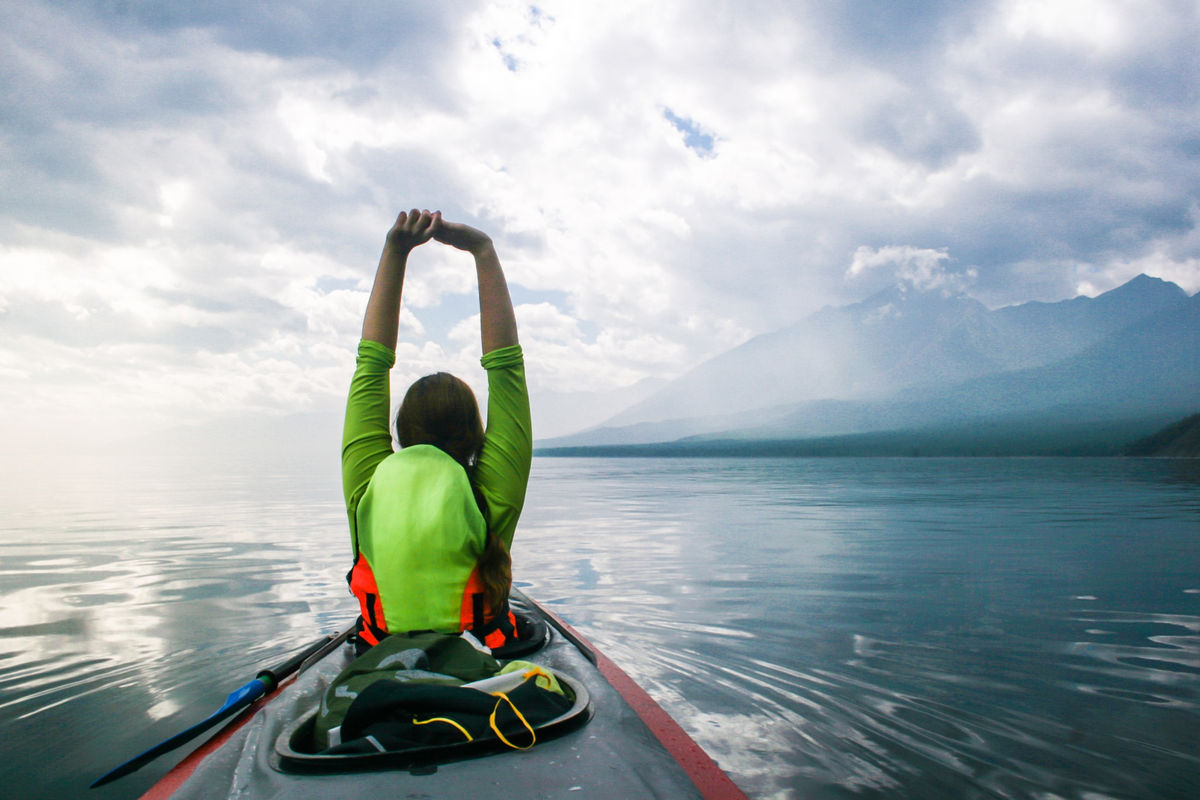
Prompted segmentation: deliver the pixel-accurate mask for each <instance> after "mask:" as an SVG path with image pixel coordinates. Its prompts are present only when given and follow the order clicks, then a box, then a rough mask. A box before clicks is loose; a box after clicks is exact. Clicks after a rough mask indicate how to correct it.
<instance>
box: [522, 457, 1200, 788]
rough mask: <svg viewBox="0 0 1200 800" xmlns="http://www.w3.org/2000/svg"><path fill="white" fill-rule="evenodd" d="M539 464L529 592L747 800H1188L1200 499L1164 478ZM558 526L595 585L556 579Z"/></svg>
mask: <svg viewBox="0 0 1200 800" xmlns="http://www.w3.org/2000/svg"><path fill="white" fill-rule="evenodd" d="M540 466H542V467H544V469H545V472H543V473H540V474H539V475H538V477H539V478H541V479H542V480H543V481H544V482H545V484H544V488H543V490H542V491H543V492H546V493H550V492H551V491H553V492H555V493H557V494H558V495H559V496H562V497H571V498H572V499H573V503H572V504H571V505H570V507H569V508H562V507H561V506H556V507H554V508H552V509H541V510H538V509H537V507H536V506H535V508H534V511H533V513H532V515H531V516H530V517H529V519H528V523H527V524H526V526H525V528H524V529H523V535H524V536H525V539H524V541H525V542H526V543H528V545H529V546H528V547H526V548H523V549H522V548H521V546H520V545H519V546H518V551H517V552H518V553H519V554H520V556H521V561H520V562H519V563H521V564H524V565H526V566H527V567H528V566H530V565H532V566H533V569H530V570H528V571H527V572H525V573H524V574H526V575H533V576H534V577H533V578H532V579H531V580H532V583H533V584H534V585H533V587H531V591H532V592H533V593H534V594H535V596H539V595H541V594H542V593H545V592H549V593H551V594H553V595H555V596H563V597H564V598H565V599H564V601H563V605H564V606H566V607H567V608H568V609H569V615H570V616H573V617H574V620H575V621H576V622H577V623H578V624H580V625H581V626H582V627H584V629H585V630H586V631H587V632H588V634H589V635H590V636H592V637H593V638H595V639H596V640H597V641H598V642H599V643H600V644H601V645H602V646H603V647H604V648H605V649H606V650H607V651H608V652H610V654H612V655H613V657H614V658H616V659H617V660H618V661H619V662H620V663H622V664H624V665H626V666H627V667H628V668H629V669H630V671H631V672H633V673H634V674H635V675H636V676H637V678H638V679H639V680H640V681H642V682H643V683H645V684H646V685H647V686H648V688H649V689H650V691H651V693H652V694H653V695H654V696H655V697H656V698H658V699H659V700H660V702H663V703H664V704H665V705H666V707H667V708H668V710H670V711H671V713H672V714H673V715H675V716H676V717H677V718H678V719H680V720H681V721H682V722H683V724H684V725H685V727H687V728H688V730H689V731H691V732H692V733H693V735H694V736H695V737H696V738H697V739H698V740H699V741H700V742H701V743H702V744H703V745H704V746H705V747H706V749H708V750H709V752H710V753H712V754H713V755H714V756H715V757H717V759H718V761H719V762H720V763H721V764H722V766H724V767H725V768H726V769H727V770H729V771H730V772H731V773H733V774H734V775H735V777H736V778H737V779H738V781H739V783H740V784H741V785H743V786H744V787H745V788H747V789H748V790H749V791H750V793H751V794H752V796H756V797H759V796H761V797H775V796H778V797H849V796H855V797H861V796H880V797H997V796H999V797H1045V796H1060V797H1110V796H1117V797H1188V796H1191V794H1190V792H1191V790H1192V789H1193V788H1194V786H1195V784H1196V781H1197V777H1198V776H1200V770H1198V769H1197V761H1196V757H1195V756H1194V755H1192V754H1193V753H1196V752H1197V751H1198V750H1200V734H1198V733H1197V728H1196V726H1195V725H1194V719H1195V716H1194V715H1195V703H1196V697H1197V694H1196V692H1197V689H1200V671H1198V670H1197V669H1196V666H1197V661H1196V656H1197V642H1196V637H1195V635H1194V634H1195V630H1194V628H1193V627H1192V626H1194V624H1195V622H1196V619H1197V617H1196V612H1200V603H1197V597H1196V592H1195V575H1196V574H1200V553H1198V552H1197V548H1196V547H1195V545H1194V531H1195V530H1197V529H1200V526H1198V525H1197V522H1198V521H1200V503H1198V502H1197V498H1196V496H1195V494H1194V492H1193V488H1192V485H1191V484H1187V485H1183V483H1182V482H1181V481H1180V480H1179V474H1180V472H1181V471H1180V470H1179V469H1178V468H1177V466H1176V465H1172V464H1165V463H1161V462H1120V461H1086V460H1070V459H1063V460H1058V461H1050V460H994V461H986V460H978V461H957V462H954V461H952V462H936V461H933V460H923V461H900V460H895V461H889V460H880V461H874V462H871V461H864V460H846V461H794V462H788V461H784V460H780V461H775V462H772V461H766V460H764V461H760V462H754V461H745V462H728V461H703V460H697V461H690V462H689V461H678V462H654V461H640V460H636V459H630V460H626V461H613V462H606V463H603V464H601V463H598V462H586V461H580V462H573V461H571V460H553V461H549V460H548V461H546V462H542V463H541V464H540ZM1182 472H1183V473H1184V474H1190V473H1188V471H1187V470H1183V471H1182ZM627 487H629V493H628V495H626V494H625V492H626V488H627ZM614 496H624V497H625V498H626V505H625V506H624V507H623V508H622V509H621V510H620V512H619V513H615V512H613V511H612V509H611V508H610V506H609V503H610V501H611V500H612V499H613V497H614ZM630 498H633V499H634V500H636V502H635V503H630ZM579 519H588V520H591V519H598V520H599V522H600V527H601V529H602V530H603V532H604V533H603V535H604V545H605V548H606V549H607V550H608V551H609V552H610V556H609V558H608V559H603V558H600V559H591V561H592V562H593V563H595V564H596V568H597V569H598V570H599V571H601V572H602V573H609V574H611V575H613V576H614V579H615V580H614V583H615V591H614V590H613V589H610V588H605V589H603V590H600V591H596V590H595V589H594V587H592V586H585V585H580V584H579V583H574V584H572V582H571V581H570V580H569V579H568V580H562V581H560V580H558V579H556V576H555V575H556V574H555V572H554V570H553V568H552V565H553V564H554V562H555V560H556V559H559V558H569V552H570V546H569V542H568V541H564V539H565V537H566V535H567V534H566V531H568V530H572V531H577V530H578V529H579V528H580V527H581V526H579V525H578V523H577V522H575V520H579ZM618 523H619V524H618ZM587 527H588V528H589V529H590V527H591V526H587ZM531 540H534V541H531ZM589 540H590V541H593V542H594V541H595V540H594V539H591V537H589ZM1085 598H1088V599H1085ZM1089 631H1103V633H1089ZM1147 772H1153V777H1151V778H1147ZM1185 787H1187V788H1186V789H1185Z"/></svg>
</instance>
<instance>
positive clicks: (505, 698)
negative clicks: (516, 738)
mask: <svg viewBox="0 0 1200 800" xmlns="http://www.w3.org/2000/svg"><path fill="white" fill-rule="evenodd" d="M492 697H499V698H500V700H503V701H504V702H506V703H508V707H509V708H511V709H512V710H513V713H514V714H516V715H517V719H519V720H521V724H522V725H524V726H525V730H527V731H529V744H527V745H525V746H524V747H521V746H520V745H519V744H513V743H512V742H510V741H509V740H508V739H505V738H504V734H503V733H501V732H500V726H499V725H497V724H496V712H497V711H499V710H500V700H497V701H496V705H495V707H493V708H492V715H491V716H490V717H488V724H489V725H491V726H492V730H493V731H495V733H496V736H498V737H500V741H502V742H504V743H505V744H506V745H508V746H509V747H511V748H512V749H514V750H528V749H529V748H531V747H533V746H534V745H535V744H537V734H536V733H534V732H533V726H532V725H530V724H529V721H528V720H527V719H525V715H524V714H522V713H521V710H520V709H519V708H517V707H516V706H515V705H514V704H513V701H512V700H510V699H509V698H508V695H506V694H505V693H504V692H493V693H492Z"/></svg>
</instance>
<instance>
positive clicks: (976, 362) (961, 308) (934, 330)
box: [543, 276, 1200, 446]
mask: <svg viewBox="0 0 1200 800" xmlns="http://www.w3.org/2000/svg"><path fill="white" fill-rule="evenodd" d="M1198 306H1200V300H1198V299H1197V298H1190V299H1189V298H1188V296H1187V294H1186V293H1185V292H1183V290H1182V289H1180V288H1179V287H1178V286H1176V285H1175V284H1172V283H1168V282H1166V281H1162V280H1160V279H1157V278H1149V277H1146V276H1139V277H1138V278H1135V279H1134V280H1132V281H1130V282H1129V283H1127V284H1125V285H1123V286H1121V287H1119V288H1117V289H1114V290H1112V291H1110V292H1107V293H1105V294H1103V295H1100V296H1099V297H1096V298H1082V297H1081V298H1075V299H1074V300H1068V301H1063V302H1060V303H1027V304H1024V305H1021V306H1013V307H1009V308H1004V309H999V310H997V311H989V310H987V309H986V308H985V307H984V306H982V305H981V304H979V303H978V302H976V301H974V300H971V299H970V298H966V297H962V296H946V295H944V294H941V293H929V292H926V293H921V292H915V291H912V290H909V291H904V290H900V289H893V290H889V291H888V292H883V293H880V294H878V295H875V296H874V297H872V298H868V299H867V300H865V301H863V302H861V303H857V304H854V305H851V306H846V307H844V308H840V309H830V308H827V309H823V310H822V311H820V312H818V313H817V314H814V315H812V316H811V317H809V318H807V319H805V320H803V321H802V322H800V323H798V324H797V325H794V326H792V327H790V328H786V329H784V330H781V331H777V332H775V333H772V334H766V335H763V336H759V337H756V338H755V339H751V340H750V341H748V342H746V343H745V344H743V345H741V346H740V347H737V348H734V349H733V350H731V351H729V352H727V353H724V354H722V355H720V356H718V357H716V358H714V359H712V360H710V361H708V362H706V363H704V364H701V365H700V366H699V367H697V368H696V369H695V370H693V371H692V372H690V373H688V374H687V375H685V376H683V377H682V378H680V379H678V380H676V381H673V382H671V383H670V384H668V385H667V386H665V387H664V388H663V389H661V390H659V391H658V392H656V393H655V394H654V395H652V396H651V397H649V398H648V399H647V400H645V401H643V402H642V403H639V404H636V405H635V406H633V407H631V408H630V409H629V410H628V411H627V412H625V413H622V414H619V415H617V416H616V417H614V418H612V419H611V420H609V422H607V423H606V424H605V425H603V426H601V427H599V428H597V429H594V430H592V431H589V432H585V433H583V434H579V435H576V436H571V437H565V438H561V439H558V440H554V441H548V442H543V444H545V445H552V446H557V445H568V444H570V445H585V444H588V443H596V444H599V443H634V442H638V441H642V442H649V441H669V440H672V439H675V438H680V437H681V436H689V435H691V436H697V435H699V436H706V437H708V438H716V437H732V438H743V439H746V438H770V437H773V436H785V437H796V436H821V435H833V434H849V433H855V432H862V431H882V430H896V429H904V428H912V427H921V426H928V425H940V424H945V423H947V422H948V421H952V420H956V419H965V418H969V417H977V416H980V415H985V414H991V415H1006V414H1012V413H1023V412H1029V411H1031V410H1037V409H1052V408H1056V407H1065V406H1074V407H1077V408H1079V409H1080V412H1081V413H1085V412H1083V409H1090V410H1089V411H1087V412H1086V413H1089V414H1106V413H1109V412H1110V411H1111V412H1113V413H1116V412H1117V411H1120V413H1125V412H1126V411H1128V412H1130V413H1134V414H1140V413H1141V412H1142V411H1162V410H1164V409H1167V408H1171V409H1174V408H1177V407H1187V406H1186V404H1188V403H1190V402H1192V399H1194V398H1195V397H1196V392H1197V390H1200V376H1198V374H1197V363H1198V362H1200V359H1198V358H1197V357H1196V355H1195V354H1196V352H1197V349H1198V345H1200V312H1198V310H1197V309H1198ZM1181 404H1184V405H1181ZM656 423H657V424H656Z"/></svg>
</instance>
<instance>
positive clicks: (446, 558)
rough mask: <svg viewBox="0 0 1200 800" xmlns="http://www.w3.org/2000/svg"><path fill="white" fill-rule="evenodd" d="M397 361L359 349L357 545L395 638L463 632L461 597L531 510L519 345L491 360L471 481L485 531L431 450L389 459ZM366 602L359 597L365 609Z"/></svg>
mask: <svg viewBox="0 0 1200 800" xmlns="http://www.w3.org/2000/svg"><path fill="white" fill-rule="evenodd" d="M394 363H395V353H394V351H392V350H391V349H390V348H387V347H385V346H383V345H382V344H379V343H377V342H373V341H370V340H365V339H364V340H363V341H361V342H360V343H359V346H358V360H357V368H356V369H355V372H354V378H353V380H352V381H351V384H350V397H349V400H348V401H347V404H346V422H345V428H344V431H343V436H342V485H343V491H344V494H345V498H346V511H347V514H348V516H349V521H350V538H351V546H352V547H353V552H354V555H355V557H356V558H358V559H360V560H361V559H365V560H366V561H367V563H368V566H369V568H370V570H371V572H372V573H373V576H374V580H375V582H376V584H377V586H378V596H379V600H380V602H381V603H382V608H383V613H384V616H385V619H386V627H387V629H388V630H389V631H402V630H418V629H432V630H446V631H449V630H457V629H458V628H459V627H460V626H459V622H460V611H461V604H462V602H463V589H464V587H465V585H466V582H467V579H468V578H469V576H470V573H471V571H473V570H474V568H475V565H476V564H477V562H478V559H479V556H480V555H482V553H483V546H484V542H485V538H486V533H487V531H488V530H489V529H490V530H492V531H494V532H495V533H496V535H497V536H499V537H500V539H501V540H502V541H503V542H504V544H505V545H506V546H511V544H512V539H513V533H514V532H515V530H516V527H517V520H518V518H519V517H520V514H521V508H522V506H523V504H524V502H525V488H526V485H527V484H528V482H529V468H530V462H531V460H532V454H533V436H532V431H531V424H530V419H529V395H528V391H527V389H526V386H525V366H524V358H523V356H522V352H521V348H520V346H518V345H513V346H511V347H504V348H500V349H498V350H494V351H492V352H490V353H487V354H486V355H485V356H484V357H483V359H482V362H481V363H482V364H483V367H484V369H486V370H487V373H488V415H487V429H486V432H485V434H484V443H483V448H482V450H481V451H480V454H479V460H478V463H477V464H476V467H475V470H474V475H473V476H472V477H473V480H474V482H475V484H476V485H477V486H478V487H479V489H480V491H481V492H482V494H483V496H484V499H485V500H486V501H487V504H486V505H487V512H488V519H487V522H486V526H485V524H484V520H483V517H482V515H481V514H480V512H479V509H478V505H477V504H476V503H475V500H474V495H473V493H472V492H471V484H470V483H469V482H468V480H467V475H466V473H465V472H464V471H463V469H462V468H461V467H460V466H459V465H458V464H457V462H455V461H454V460H453V459H452V458H451V457H450V456H448V455H446V454H445V453H443V452H442V451H441V450H438V449H437V448H436V447H432V446H430V445H416V446H412V447H406V448H404V449H402V450H400V451H399V452H393V450H392V437H391V433H390V430H389V422H390V420H389V412H390V407H391V402H390V392H389V381H388V373H389V371H390V370H391V367H392V365H393V364H394ZM362 599H363V598H360V600H362Z"/></svg>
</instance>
